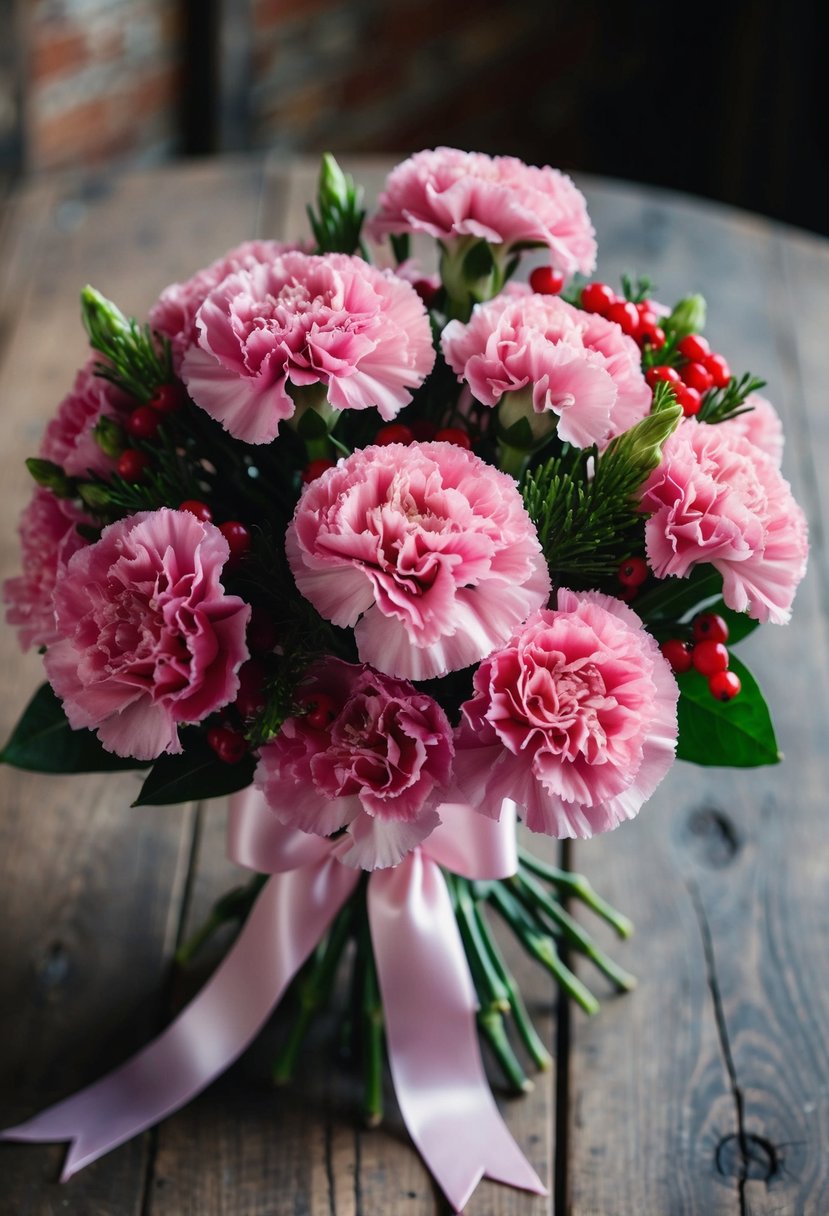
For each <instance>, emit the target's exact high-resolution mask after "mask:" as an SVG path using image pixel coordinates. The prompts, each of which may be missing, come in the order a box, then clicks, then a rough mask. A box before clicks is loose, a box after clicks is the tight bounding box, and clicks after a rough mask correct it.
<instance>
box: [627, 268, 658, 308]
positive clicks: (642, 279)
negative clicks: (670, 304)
mask: <svg viewBox="0 0 829 1216" xmlns="http://www.w3.org/2000/svg"><path fill="white" fill-rule="evenodd" d="M653 289H654V287H653V283H652V282H651V281H650V279H649V278H647V277H646V276H645V275H639V276H638V277H637V279H636V280H635V281H634V280H633V278H632V277H631V276H630V275H629V274H623V275H622V295H623V296H624V298H625V299H626V300H630V301H631V303H633V304H641V302H642V301H643V300H647V298H648V296H649V295H650V294H651V292H652V291H653Z"/></svg>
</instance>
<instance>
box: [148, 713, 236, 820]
mask: <svg viewBox="0 0 829 1216" xmlns="http://www.w3.org/2000/svg"><path fill="white" fill-rule="evenodd" d="M181 739H182V743H183V744H184V751H183V752H182V753H181V755H178V756H169V755H167V756H159V758H158V759H157V760H156V762H155V764H154V765H153V767H152V770H151V771H150V773H149V774H148V775H147V779H146V780H145V782H144V784H143V785H142V786H141V792H140V794H139V795H138V797H137V798H136V800H135V802H134V803H133V806H170V805H172V804H174V803H177V802H195V801H199V800H201V799H203V798H221V797H222V796H223V795H225V794H235V793H236V791H237V790H242V789H245V787H246V786H248V785H250V783H251V782H252V781H253V770H254V767H255V762H254V760H253V757H252V756H246V757H245V758H244V759H243V760H240V761H239V763H238V764H225V763H224V761H222V760H219V758H218V756H217V755H216V754H215V752H214V751H213V750H212V748H211V747H210V745H209V744H208V742H207V740H206V738H205V737H204V735H203V734H201V733H200V732H199V731H195V730H184V731H182V733H181Z"/></svg>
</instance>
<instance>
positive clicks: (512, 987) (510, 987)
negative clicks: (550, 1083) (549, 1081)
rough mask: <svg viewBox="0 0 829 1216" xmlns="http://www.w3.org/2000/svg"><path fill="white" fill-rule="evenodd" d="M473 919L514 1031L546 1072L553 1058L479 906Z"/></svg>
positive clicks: (538, 1066) (536, 1063)
mask: <svg viewBox="0 0 829 1216" xmlns="http://www.w3.org/2000/svg"><path fill="white" fill-rule="evenodd" d="M475 917H476V919H477V921H478V926H479V931H480V934H481V938H482V940H483V941H484V943H485V945H486V949H487V953H488V954H489V957H490V958H491V960H492V963H493V965H494V967H495V968H496V970H497V971H498V974H499V975H500V977H501V982H502V983H503V985H504V987H505V988H506V990H507V992H508V994H509V1002H510V1009H511V1011H512V1016H513V1018H514V1020H515V1026H516V1029H517V1031H518V1033H519V1035H520V1036H521V1039H522V1041H523V1043H524V1046H525V1047H526V1049H527V1051H528V1052H529V1054H530V1056H531V1057H532V1061H533V1063H534V1064H535V1066H536V1068H540V1069H542V1070H546V1069H548V1068H551V1067H552V1063H553V1057H552V1056H551V1055H550V1053H549V1051H548V1050H547V1048H546V1047H545V1046H544V1044H543V1043H542V1041H541V1038H540V1037H539V1034H538V1031H537V1030H536V1028H535V1026H534V1025H533V1022H532V1019H531V1018H530V1015H529V1012H528V1011H527V1007H526V1005H525V1004H524V1000H523V998H522V996H521V991H520V989H519V987H518V985H517V984H516V982H515V979H514V978H513V975H512V973H511V972H510V971H509V969H508V967H507V965H506V963H505V962H504V957H503V955H502V954H501V951H500V949H499V948H498V943H497V942H496V941H495V938H494V937H493V935H492V930H491V929H490V927H489V924H488V922H487V919H486V917H485V916H484V914H483V910H482V909H481V907H480V905H478V904H476V905H475Z"/></svg>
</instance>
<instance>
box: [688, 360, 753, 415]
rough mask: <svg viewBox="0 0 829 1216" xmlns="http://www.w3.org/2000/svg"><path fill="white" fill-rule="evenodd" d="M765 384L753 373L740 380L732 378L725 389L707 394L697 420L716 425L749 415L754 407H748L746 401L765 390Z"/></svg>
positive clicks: (748, 373) (741, 377) (743, 376)
mask: <svg viewBox="0 0 829 1216" xmlns="http://www.w3.org/2000/svg"><path fill="white" fill-rule="evenodd" d="M765 383H766V382H765V380H760V379H759V378H758V377H757V376H752V374H751V372H746V373H745V374H744V375H742V376H740V378H739V380H738V379H737V377H736V376H732V377H731V379H730V380H729V382H728V384H726V386H725V388H718V389H714V390H713V391H712V392H709V393H706V395H705V398H704V400H703V403H702V408H701V409H700V412H699V413H698V414H697V418H698V419H699V421H700V422H712V423H716V422H726V421H727V420H728V419H729V418H736V417H737V415H738V414H745V413H747V412H748V411H749V410H750V409H752V408H753V407H752V406H750V405H748V406H747V405H746V399H747V398H748V397H749V395H750V394H751V393H756V392H757V391H758V390H759V389H761V388H763V387H764V386H765Z"/></svg>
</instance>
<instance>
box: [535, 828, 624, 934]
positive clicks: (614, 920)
mask: <svg viewBox="0 0 829 1216" xmlns="http://www.w3.org/2000/svg"><path fill="white" fill-rule="evenodd" d="M518 856H519V859H520V861H521V865H522V866H524V867H525V868H526V869H527V870H532V872H533V873H534V874H537V875H538V876H539V878H543V879H545V881H546V882H549V883H552V884H553V886H555V887H558V888H559V890H561V891H566V892H567V894H568V895H573V896H575V898H576V899H580V900H581V902H582V903H583V904H585V905H586V906H587V907H588V908H590V909H592V911H593V912H595V913H596V915H597V916H600V917H601V918H602V920H604V921H607V923H608V924H609V925H611V926H612V928H614V929H615V930H616V932H617V933H618V935H619V937H630V935H631V933H633V921H631V920H630V919H629V918H628V917H627V916H625V915H624V914H623V913H622V912H618V911H617V910H616V908H614V907H613V906H612V905H611V904H609V903H608V902H607V901H606V900H604V899H602V897H601V895H599V894H598V893H597V892H596V891H594V889H593V887H592V886H591V884H590V882H589V881H588V880H587V879H586V878H585V877H584V875H583V874H572V873H570V871H569V870H559V869H558V868H557V867H556V866H550V865H547V863H546V862H543V861H539V860H538V858H537V857H534V856H533V855H532V853H528V852H527V850H526V849H519V850H518Z"/></svg>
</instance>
